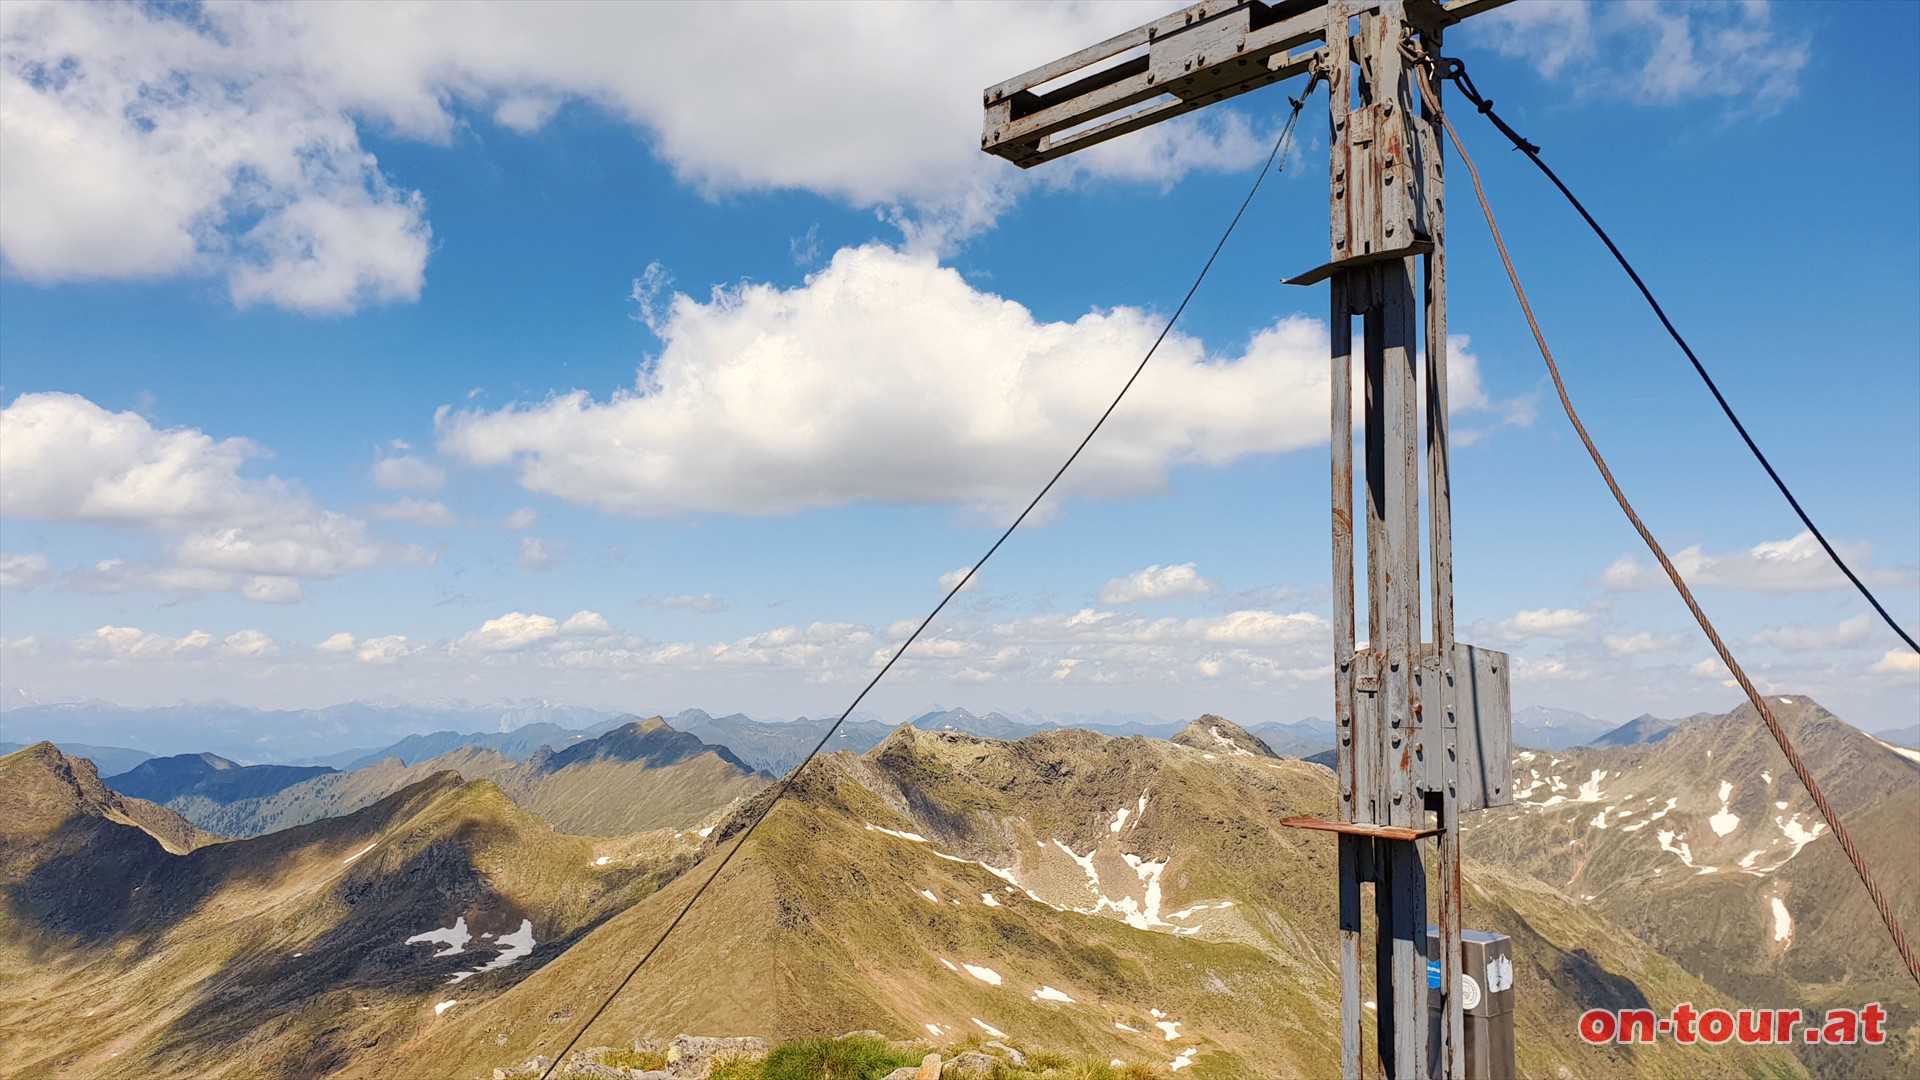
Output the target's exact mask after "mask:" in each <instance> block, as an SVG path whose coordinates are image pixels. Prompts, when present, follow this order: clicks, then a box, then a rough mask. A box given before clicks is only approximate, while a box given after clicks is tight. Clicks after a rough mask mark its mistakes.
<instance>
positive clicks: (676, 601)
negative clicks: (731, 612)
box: [634, 592, 727, 615]
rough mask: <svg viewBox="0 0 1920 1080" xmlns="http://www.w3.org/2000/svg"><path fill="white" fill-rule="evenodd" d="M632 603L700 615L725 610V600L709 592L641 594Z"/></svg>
mask: <svg viewBox="0 0 1920 1080" xmlns="http://www.w3.org/2000/svg"><path fill="white" fill-rule="evenodd" d="M634 603H636V604H638V605H640V606H641V607H650V608H662V609H664V610H667V611H697V612H699V613H701V614H702V615H717V614H719V613H720V612H722V611H725V610H727V602H726V600H724V599H723V598H721V597H718V596H715V595H713V594H712V593H710V592H703V593H675V594H673V595H672V596H643V597H641V598H640V599H638V600H636V601H634Z"/></svg>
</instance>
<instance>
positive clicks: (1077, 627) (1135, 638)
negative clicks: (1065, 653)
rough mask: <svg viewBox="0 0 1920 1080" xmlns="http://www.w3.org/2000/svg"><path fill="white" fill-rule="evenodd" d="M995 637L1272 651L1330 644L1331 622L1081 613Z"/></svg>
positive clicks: (1250, 614) (1008, 627) (1018, 622)
mask: <svg viewBox="0 0 1920 1080" xmlns="http://www.w3.org/2000/svg"><path fill="white" fill-rule="evenodd" d="M990 632H991V633H992V634H993V636H995V637H998V638H1001V639H1004V640H1009V641H1020V642H1031V643H1036V644H1058V643H1109V644H1143V645H1159V644H1183V645H1239V646H1263V645H1264V646H1272V645H1298V644H1302V643H1305V642H1316V643H1320V642H1331V641H1332V637H1331V633H1332V628H1331V626H1330V625H1329V624H1328V622H1327V620H1325V619H1323V618H1321V617H1320V616H1318V615H1314V614H1312V613H1310V612H1304V611H1302V612H1294V613H1292V614H1286V615H1282V614H1279V613H1276V612H1272V611H1235V612H1230V613H1228V614H1225V615H1208V616H1200V617H1196V618H1191V619H1173V618H1164V619H1147V618H1143V617H1142V616H1139V615H1135V614H1133V613H1131V612H1123V611H1095V610H1094V609H1092V608H1082V609H1081V610H1080V611H1077V612H1074V613H1073V614H1070V615H1067V614H1054V615H1035V616H1030V617H1027V618H1022V619H1013V620H1009V621H1007V622H1002V623H999V624H997V625H995V626H994V627H993V628H992V630H991V631H990Z"/></svg>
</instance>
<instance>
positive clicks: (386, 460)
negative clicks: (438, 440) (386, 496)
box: [373, 454, 447, 491]
mask: <svg viewBox="0 0 1920 1080" xmlns="http://www.w3.org/2000/svg"><path fill="white" fill-rule="evenodd" d="M446 482H447V471H446V470H445V469H442V468H441V467H439V466H438V465H434V464H432V463H430V462H426V461H422V460H421V459H419V458H417V457H414V456H413V455H412V454H395V455H393V456H391V457H383V458H381V459H380V460H379V461H376V462H374V463H373V483H374V486H376V487H380V488H384V489H385V490H387V491H433V490H437V489H438V488H440V487H442V486H444V485H445V484H446Z"/></svg>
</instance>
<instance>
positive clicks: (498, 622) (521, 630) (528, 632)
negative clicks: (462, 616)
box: [459, 611, 604, 652]
mask: <svg viewBox="0 0 1920 1080" xmlns="http://www.w3.org/2000/svg"><path fill="white" fill-rule="evenodd" d="M581 614H584V615H592V614H593V613H592V612H582V613H581ZM595 617H596V618H598V616H595ZM602 621H603V622H604V620H602ZM559 633H560V624H559V622H558V621H557V620H555V619H554V618H553V617H552V616H550V615H527V614H525V613H523V612H518V611H510V612H508V613H507V614H505V615H502V616H500V617H499V618H497V619H488V620H487V621H486V622H484V623H481V624H480V629H478V630H474V631H471V632H470V633H467V634H464V635H462V636H461V638H460V641H459V644H460V645H461V646H462V647H464V648H469V649H480V650H482V651H485V652H512V651H514V650H516V649H524V648H526V647H527V646H529V645H532V644H533V643H534V642H537V641H545V640H546V639H547V638H550V637H555V636H557V635H558V634H559Z"/></svg>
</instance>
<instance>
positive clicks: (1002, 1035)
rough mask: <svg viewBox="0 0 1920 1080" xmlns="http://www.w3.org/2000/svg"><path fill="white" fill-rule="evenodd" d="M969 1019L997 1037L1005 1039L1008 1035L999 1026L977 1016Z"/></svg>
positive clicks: (982, 1029)
mask: <svg viewBox="0 0 1920 1080" xmlns="http://www.w3.org/2000/svg"><path fill="white" fill-rule="evenodd" d="M967 1019H969V1020H972V1021H973V1022H974V1024H976V1025H977V1026H978V1027H979V1028H980V1030H981V1031H984V1032H986V1033H987V1034H989V1035H991V1036H993V1037H994V1038H996V1039H1004V1038H1006V1037H1007V1033H1006V1032H1004V1031H1001V1030H1000V1029H999V1028H997V1027H994V1026H993V1025H992V1024H989V1023H987V1022H986V1021H985V1020H982V1019H980V1018H979V1017H977V1016H970V1017H968V1018H967Z"/></svg>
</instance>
